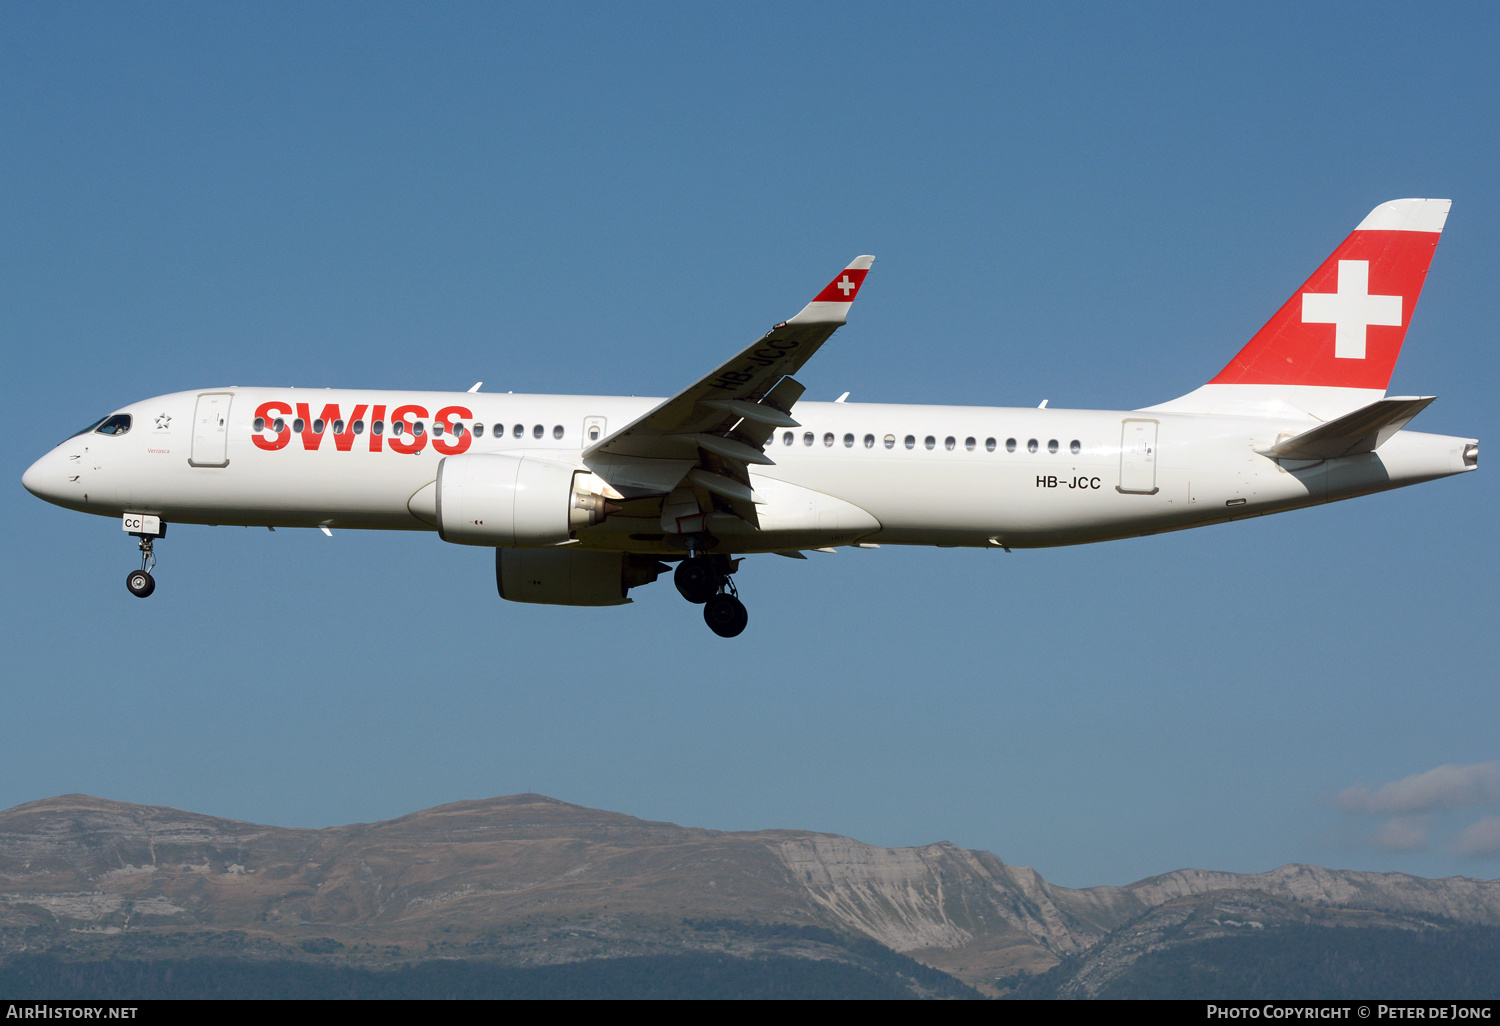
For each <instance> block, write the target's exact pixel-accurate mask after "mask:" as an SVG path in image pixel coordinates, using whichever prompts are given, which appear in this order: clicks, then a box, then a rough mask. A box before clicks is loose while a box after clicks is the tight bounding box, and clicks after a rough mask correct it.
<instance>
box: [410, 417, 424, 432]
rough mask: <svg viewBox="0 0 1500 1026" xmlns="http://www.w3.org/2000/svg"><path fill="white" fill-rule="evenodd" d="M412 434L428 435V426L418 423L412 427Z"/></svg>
mask: <svg viewBox="0 0 1500 1026" xmlns="http://www.w3.org/2000/svg"><path fill="white" fill-rule="evenodd" d="M411 433H412V434H414V435H422V434H426V433H427V425H426V424H423V423H422V422H421V421H420V420H419V421H417V422H416V423H415V424H413V425H412V426H411Z"/></svg>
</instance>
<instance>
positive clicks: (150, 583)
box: [125, 517, 167, 598]
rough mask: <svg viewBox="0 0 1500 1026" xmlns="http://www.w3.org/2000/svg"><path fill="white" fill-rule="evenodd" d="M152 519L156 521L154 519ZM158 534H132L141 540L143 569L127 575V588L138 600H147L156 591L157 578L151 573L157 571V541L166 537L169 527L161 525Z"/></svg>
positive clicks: (135, 532) (133, 532) (134, 532)
mask: <svg viewBox="0 0 1500 1026" xmlns="http://www.w3.org/2000/svg"><path fill="white" fill-rule="evenodd" d="M151 519H152V520H155V518H154V517H153V518H151ZM158 532H159V533H157V534H144V533H141V532H137V531H132V532H131V534H132V535H134V536H135V537H136V538H139V539H140V540H141V543H140V550H141V568H140V569H139V570H132V571H130V573H128V574H126V575H125V587H127V588H129V589H130V594H132V595H134V596H135V597H136V598H146V597H147V596H148V595H150V594H151V593H152V592H153V591H155V590H156V578H154V577H152V576H151V571H152V570H155V569H156V539H158V538H164V537H166V534H167V525H166V524H161V526H160V527H159V528H158Z"/></svg>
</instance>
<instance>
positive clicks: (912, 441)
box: [905, 435, 917, 449]
mask: <svg viewBox="0 0 1500 1026" xmlns="http://www.w3.org/2000/svg"><path fill="white" fill-rule="evenodd" d="M905 444H906V447H907V448H908V449H915V448H916V447H917V436H916V435H907V436H906V443H905Z"/></svg>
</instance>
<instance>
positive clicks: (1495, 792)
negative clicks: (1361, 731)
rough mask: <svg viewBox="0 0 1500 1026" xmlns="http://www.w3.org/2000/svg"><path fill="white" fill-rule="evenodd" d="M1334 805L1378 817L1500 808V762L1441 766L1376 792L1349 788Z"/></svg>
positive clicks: (1397, 781) (1394, 782) (1343, 791)
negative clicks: (1477, 808) (1479, 806)
mask: <svg viewBox="0 0 1500 1026" xmlns="http://www.w3.org/2000/svg"><path fill="white" fill-rule="evenodd" d="M1334 801H1335V802H1337V803H1338V805H1339V807H1340V808H1342V809H1345V810H1347V811H1349V812H1367V813H1371V814H1375V815H1392V814H1397V815H1399V814H1402V813H1413V812H1430V811H1433V810H1435V809H1452V808H1459V807H1462V806H1473V805H1500V762H1479V763H1475V764H1474V765H1472V766H1439V767H1437V768H1436V769H1430V770H1428V771H1427V772H1426V773H1416V774H1413V775H1412V776H1409V777H1402V778H1401V779H1400V780H1395V781H1392V782H1391V783H1389V784H1386V785H1385V786H1383V787H1381V788H1378V789H1377V790H1374V791H1371V790H1370V789H1369V788H1367V787H1365V786H1363V785H1359V786H1356V787H1349V788H1345V789H1344V790H1342V791H1340V792H1339V793H1338V795H1337V796H1336V797H1335V798H1334ZM1481 822H1487V821H1481ZM1477 825H1478V824H1476V826H1477Z"/></svg>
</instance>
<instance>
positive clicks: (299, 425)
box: [292, 417, 307, 435]
mask: <svg viewBox="0 0 1500 1026" xmlns="http://www.w3.org/2000/svg"><path fill="white" fill-rule="evenodd" d="M306 427H307V421H305V420H303V419H302V418H301V417H298V418H297V419H296V420H294V421H292V430H293V431H295V432H297V434H299V435H300V434H301V433H302V430H303V429H304V428H306Z"/></svg>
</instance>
